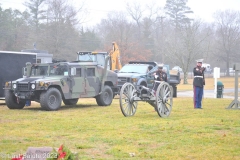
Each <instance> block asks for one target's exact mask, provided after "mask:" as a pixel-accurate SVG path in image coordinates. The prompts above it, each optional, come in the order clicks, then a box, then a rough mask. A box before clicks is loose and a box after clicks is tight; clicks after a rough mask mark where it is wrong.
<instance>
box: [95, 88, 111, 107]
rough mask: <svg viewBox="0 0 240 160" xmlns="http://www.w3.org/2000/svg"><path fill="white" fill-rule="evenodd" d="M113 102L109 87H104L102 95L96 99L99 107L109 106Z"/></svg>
mask: <svg viewBox="0 0 240 160" xmlns="http://www.w3.org/2000/svg"><path fill="white" fill-rule="evenodd" d="M112 100H113V91H112V89H111V87H109V86H104V87H103V90H102V93H101V94H100V95H98V96H97V97H96V101H97V104H98V105H99V106H109V105H110V104H111V103H112Z"/></svg>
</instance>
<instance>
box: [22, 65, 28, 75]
mask: <svg viewBox="0 0 240 160" xmlns="http://www.w3.org/2000/svg"><path fill="white" fill-rule="evenodd" d="M22 74H23V77H26V76H27V68H26V67H23V68H22Z"/></svg>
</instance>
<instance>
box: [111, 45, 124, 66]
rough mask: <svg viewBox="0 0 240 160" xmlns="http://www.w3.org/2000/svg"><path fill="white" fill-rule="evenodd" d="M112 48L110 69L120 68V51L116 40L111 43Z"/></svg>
mask: <svg viewBox="0 0 240 160" xmlns="http://www.w3.org/2000/svg"><path fill="white" fill-rule="evenodd" d="M112 45H113V49H112V51H111V52H110V58H111V70H113V71H114V70H116V69H117V70H120V69H121V68H122V64H121V61H120V51H119V48H118V45H117V44H116V42H113V43H112Z"/></svg>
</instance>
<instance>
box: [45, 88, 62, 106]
mask: <svg viewBox="0 0 240 160" xmlns="http://www.w3.org/2000/svg"><path fill="white" fill-rule="evenodd" d="M61 103H62V96H61V93H60V91H59V90H58V89H57V88H49V89H48V90H47V91H46V92H42V93H41V95H40V104H41V108H42V109H44V110H47V111H55V110H58V109H59V108H60V106H61Z"/></svg>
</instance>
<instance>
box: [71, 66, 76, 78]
mask: <svg viewBox="0 0 240 160" xmlns="http://www.w3.org/2000/svg"><path fill="white" fill-rule="evenodd" d="M75 75H76V68H75V67H73V68H71V76H75Z"/></svg>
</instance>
